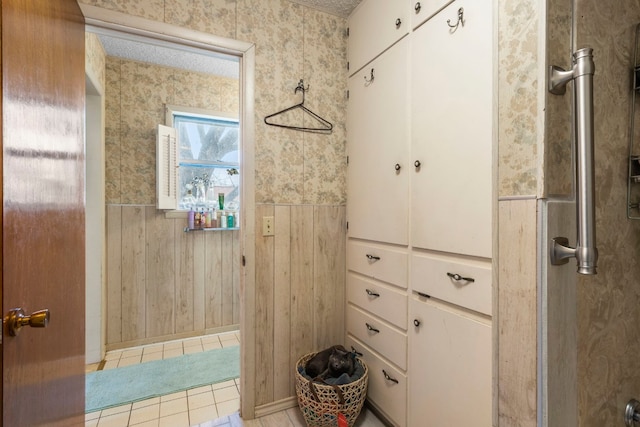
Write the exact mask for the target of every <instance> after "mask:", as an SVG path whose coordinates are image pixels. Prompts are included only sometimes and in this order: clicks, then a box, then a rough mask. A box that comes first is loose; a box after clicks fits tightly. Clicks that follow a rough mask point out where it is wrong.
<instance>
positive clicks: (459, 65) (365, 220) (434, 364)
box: [346, 0, 494, 427]
mask: <svg viewBox="0 0 640 427" xmlns="http://www.w3.org/2000/svg"><path fill="white" fill-rule="evenodd" d="M416 4H417V2H416V1H415V0H411V1H405V0H402V1H397V0H363V2H362V3H361V4H360V6H358V8H357V9H356V11H355V12H354V13H353V15H352V16H351V18H350V23H349V24H350V38H349V59H350V61H351V70H352V71H351V76H350V78H349V82H348V84H349V101H348V107H347V154H348V168H347V171H348V172H347V221H348V234H347V236H348V241H347V270H348V271H347V309H346V337H347V338H346V345H347V346H353V347H354V348H355V349H356V350H357V351H359V352H361V353H362V354H363V355H364V356H363V358H364V360H365V361H366V362H367V364H368V366H369V368H370V380H369V391H368V400H369V401H370V402H371V403H372V404H373V405H374V406H375V408H376V409H377V410H379V411H380V412H381V413H382V414H383V415H384V416H385V417H386V418H387V419H388V421H390V422H391V423H392V424H393V425H395V426H398V427H422V426H434V427H439V426H450V425H451V426H453V425H466V424H469V420H471V422H472V424H473V425H474V426H475V425H478V426H488V425H490V423H491V409H492V405H491V314H492V312H491V301H492V298H491V286H492V284H491V283H492V280H491V274H492V273H491V256H492V253H491V248H492V244H491V242H492V224H491V223H492V215H491V209H492V143H493V114H494V111H493V110H494V108H493V97H494V93H493V78H492V76H493V36H492V34H493V22H492V16H493V12H492V2H491V1H490V0H455V1H453V0H430V1H423V2H420V6H419V7H416ZM398 8H401V10H400V9H398ZM460 8H462V11H461V12H460V18H461V21H460V22H459V23H458V25H457V27H456V23H457V22H458V18H459V11H460ZM395 15H398V16H402V18H401V22H402V29H401V31H397V32H394V31H390V30H389V28H388V27H387V26H386V25H387V23H386V22H387V20H388V19H387V18H388V17H389V16H395ZM407 19H409V20H410V21H411V22H408V21H407ZM447 21H449V22H447ZM405 24H409V25H405ZM452 26H453V27H452ZM408 27H410V28H408ZM454 27H455V28H454ZM414 321H415V324H414ZM415 325H417V326H415Z"/></svg>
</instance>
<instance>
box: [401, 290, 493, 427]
mask: <svg viewBox="0 0 640 427" xmlns="http://www.w3.org/2000/svg"><path fill="white" fill-rule="evenodd" d="M410 306H411V315H412V318H411V322H412V323H414V322H415V323H414V325H415V324H416V323H417V324H418V325H419V326H412V327H411V330H412V333H411V334H410V336H409V339H410V344H409V345H410V349H411V350H410V353H409V359H410V361H409V368H410V370H411V375H410V376H409V393H408V396H409V424H408V425H409V426H465V425H473V426H475V427H490V426H491V326H490V325H489V324H488V321H487V323H483V322H480V321H477V320H474V319H471V318H467V317H463V316H461V315H459V314H457V313H454V312H452V311H448V310H446V309H443V308H440V307H437V306H435V305H432V304H430V303H429V302H421V301H419V300H415V299H412V300H411V303H410Z"/></svg>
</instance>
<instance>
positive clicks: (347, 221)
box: [347, 221, 349, 231]
mask: <svg viewBox="0 0 640 427" xmlns="http://www.w3.org/2000/svg"><path fill="white" fill-rule="evenodd" d="M348 230H349V221H347V231H348Z"/></svg>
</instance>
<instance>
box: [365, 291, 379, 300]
mask: <svg viewBox="0 0 640 427" xmlns="http://www.w3.org/2000/svg"><path fill="white" fill-rule="evenodd" d="M366 291H367V295H369V296H370V297H375V298H378V297H379V296H380V294H379V293H377V292H373V291H372V290H371V289H366Z"/></svg>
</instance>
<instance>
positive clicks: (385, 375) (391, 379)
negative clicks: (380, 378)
mask: <svg viewBox="0 0 640 427" xmlns="http://www.w3.org/2000/svg"><path fill="white" fill-rule="evenodd" d="M382 375H384V379H385V380H387V381H391V382H394V383H396V384H398V380H397V379H395V378H393V377H391V376H389V374H387V371H385V370H384V369H383V370H382Z"/></svg>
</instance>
